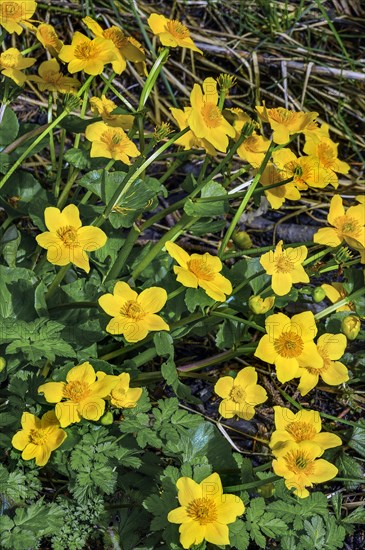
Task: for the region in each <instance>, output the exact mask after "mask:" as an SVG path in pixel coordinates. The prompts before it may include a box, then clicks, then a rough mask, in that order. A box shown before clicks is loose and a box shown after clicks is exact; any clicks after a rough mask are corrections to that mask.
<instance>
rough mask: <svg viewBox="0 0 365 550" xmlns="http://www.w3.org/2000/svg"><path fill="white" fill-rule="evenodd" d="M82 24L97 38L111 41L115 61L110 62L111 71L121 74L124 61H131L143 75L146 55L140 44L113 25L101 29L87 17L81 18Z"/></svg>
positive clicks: (123, 68) (124, 64)
mask: <svg viewBox="0 0 365 550" xmlns="http://www.w3.org/2000/svg"><path fill="white" fill-rule="evenodd" d="M83 22H84V23H85V25H86V26H87V28H88V29H90V30H91V32H92V33H93V34H94V35H95V36H96V37H99V38H104V39H107V40H111V41H112V42H113V44H114V48H115V59H114V61H112V67H113V71H115V72H116V73H117V74H121V73H122V72H123V71H124V70H125V68H126V66H127V63H126V61H127V60H128V61H132V62H133V63H135V64H136V67H137V70H138V71H139V72H140V73H142V74H143V73H145V62H144V61H145V59H146V55H145V52H144V49H143V48H142V46H141V44H140V43H139V42H138V41H137V40H135V39H134V38H132V37H131V36H126V35H125V34H124V32H123V31H122V29H119V27H116V26H115V25H113V26H112V27H109V28H108V29H103V28H102V27H101V26H100V25H99V23H97V22H96V21H94V19H92V18H91V17H89V16H87V17H84V18H83Z"/></svg>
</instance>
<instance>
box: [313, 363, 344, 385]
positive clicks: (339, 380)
mask: <svg viewBox="0 0 365 550" xmlns="http://www.w3.org/2000/svg"><path fill="white" fill-rule="evenodd" d="M320 375H321V378H322V380H323V381H324V382H325V383H326V384H328V385H329V386H338V385H339V384H343V383H344V382H347V380H349V371H348V370H347V367H345V365H344V364H343V363H340V362H339V361H331V363H330V365H329V367H328V369H327V370H324V371H321V372H320Z"/></svg>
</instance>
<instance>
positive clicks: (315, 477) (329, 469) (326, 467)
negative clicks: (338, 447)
mask: <svg viewBox="0 0 365 550" xmlns="http://www.w3.org/2000/svg"><path fill="white" fill-rule="evenodd" d="M337 474H338V469H337V468H336V466H334V465H333V464H331V463H330V462H328V461H327V460H323V459H322V458H320V459H319V460H316V461H315V463H314V468H313V473H311V475H310V479H311V481H312V482H313V483H323V482H324V481H328V480H329V479H332V478H334V477H336V475H337Z"/></svg>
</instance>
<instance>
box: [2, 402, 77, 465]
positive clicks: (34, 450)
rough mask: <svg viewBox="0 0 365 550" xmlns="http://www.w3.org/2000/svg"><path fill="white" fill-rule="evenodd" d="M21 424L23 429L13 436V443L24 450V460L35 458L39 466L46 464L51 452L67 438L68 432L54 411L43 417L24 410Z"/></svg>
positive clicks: (16, 447)
mask: <svg viewBox="0 0 365 550" xmlns="http://www.w3.org/2000/svg"><path fill="white" fill-rule="evenodd" d="M21 424H22V429H21V430H20V431H19V432H17V433H16V434H15V435H14V436H13V439H12V440H11V444H12V445H13V447H15V449H17V450H18V451H23V452H22V459H23V460H32V458H35V463H36V464H37V466H44V465H45V464H47V462H48V460H49V458H50V456H51V452H52V451H54V450H55V449H58V447H59V446H60V445H62V443H63V442H64V440H65V439H66V437H67V434H66V432H65V431H64V430H62V429H61V427H60V423H59V421H58V419H57V417H56V415H55V413H54V411H48V412H46V413H45V414H44V415H43V416H42V418H38V417H37V416H34V414H30V413H28V412H24V413H23V414H22V418H21Z"/></svg>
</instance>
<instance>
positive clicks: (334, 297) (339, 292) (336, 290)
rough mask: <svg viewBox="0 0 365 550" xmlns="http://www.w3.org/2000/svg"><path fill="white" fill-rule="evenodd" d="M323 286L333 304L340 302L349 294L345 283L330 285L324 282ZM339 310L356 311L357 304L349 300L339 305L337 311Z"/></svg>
mask: <svg viewBox="0 0 365 550" xmlns="http://www.w3.org/2000/svg"><path fill="white" fill-rule="evenodd" d="M321 288H322V289H323V290H324V292H325V294H326V296H327V298H328V299H329V300H330V301H331V302H332V304H335V303H336V302H340V301H341V300H343V299H344V298H346V296H347V295H348V294H347V292H346V290H345V287H344V285H343V283H331V284H330V285H327V284H323V285H321ZM338 311H355V305H354V303H353V302H349V303H348V304H345V305H344V306H340V307H338V308H337V309H336V313H337V312H338Z"/></svg>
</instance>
